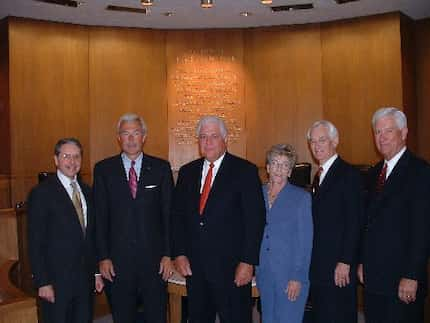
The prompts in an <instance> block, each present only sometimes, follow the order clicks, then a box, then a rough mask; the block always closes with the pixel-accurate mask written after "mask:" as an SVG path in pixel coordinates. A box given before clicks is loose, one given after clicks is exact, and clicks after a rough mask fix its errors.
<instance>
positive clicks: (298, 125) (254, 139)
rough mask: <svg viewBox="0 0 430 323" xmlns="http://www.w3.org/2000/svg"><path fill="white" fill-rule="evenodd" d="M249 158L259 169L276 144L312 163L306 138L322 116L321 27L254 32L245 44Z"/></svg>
mask: <svg viewBox="0 0 430 323" xmlns="http://www.w3.org/2000/svg"><path fill="white" fill-rule="evenodd" d="M245 68H246V85H245V88H246V90H245V93H246V94H245V100H246V101H245V103H246V109H247V123H246V129H247V133H248V140H247V157H248V158H249V159H250V160H252V161H253V162H255V163H257V164H258V165H259V166H264V164H265V152H266V151H267V150H268V149H269V148H270V146H272V145H273V144H276V143H290V144H292V145H294V146H295V148H296V150H297V152H298V155H299V161H309V162H310V161H311V155H310V153H309V149H308V145H307V141H306V138H305V134H306V131H307V129H308V127H309V126H310V125H311V124H312V123H313V121H315V120H317V119H320V118H321V116H322V100H323V98H322V95H323V93H322V75H321V70H322V67H321V40H320V29H319V25H310V26H297V27H288V28H272V29H250V30H248V31H247V32H246V42H245Z"/></svg>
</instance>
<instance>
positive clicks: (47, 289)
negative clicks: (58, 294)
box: [38, 285, 55, 303]
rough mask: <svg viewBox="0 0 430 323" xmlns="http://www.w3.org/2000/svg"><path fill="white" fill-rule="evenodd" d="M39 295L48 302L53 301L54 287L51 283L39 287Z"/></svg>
mask: <svg viewBox="0 0 430 323" xmlns="http://www.w3.org/2000/svg"><path fill="white" fill-rule="evenodd" d="M38 294H39V297H40V298H41V299H43V300H45V301H47V302H49V303H55V293H54V287H53V286H52V285H45V286H42V287H39V291H38Z"/></svg>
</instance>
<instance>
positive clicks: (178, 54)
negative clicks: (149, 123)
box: [166, 30, 246, 169]
mask: <svg viewBox="0 0 430 323" xmlns="http://www.w3.org/2000/svg"><path fill="white" fill-rule="evenodd" d="M166 57H167V58H166V59H167V75H168V76H167V93H168V111H169V159H170V161H171V163H172V166H173V168H174V169H179V167H180V166H182V165H183V164H185V163H187V162H189V161H191V160H193V159H196V158H198V157H199V151H198V145H197V140H196V136H195V127H196V125H197V122H198V120H199V119H200V117H201V116H202V115H217V116H219V117H221V118H223V119H224V120H225V121H226V126H227V128H228V131H229V139H228V150H229V151H230V152H232V153H233V154H236V155H239V156H242V157H246V132H245V110H244V65H243V32H242V31H241V30H228V31H227V30H213V31H208V30H204V31H169V32H168V34H167V47H166Z"/></svg>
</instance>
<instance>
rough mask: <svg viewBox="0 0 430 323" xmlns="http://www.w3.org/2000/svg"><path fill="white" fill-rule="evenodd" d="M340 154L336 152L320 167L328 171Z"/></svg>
mask: <svg viewBox="0 0 430 323" xmlns="http://www.w3.org/2000/svg"><path fill="white" fill-rule="evenodd" d="M338 156H339V155H338V154H334V155H333V156H331V157H330V158H329V159H327V160H326V162H325V163H324V164H322V165H320V167H322V169H323V172H326V171H327V170H329V169H330V167H331V165H333V163H334V161H335V160H336V158H337V157H338Z"/></svg>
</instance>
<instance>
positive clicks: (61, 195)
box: [53, 175, 87, 238]
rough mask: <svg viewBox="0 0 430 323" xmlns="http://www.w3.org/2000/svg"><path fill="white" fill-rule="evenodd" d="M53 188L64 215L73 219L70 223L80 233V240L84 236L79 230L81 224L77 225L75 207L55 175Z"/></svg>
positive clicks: (77, 219)
mask: <svg viewBox="0 0 430 323" xmlns="http://www.w3.org/2000/svg"><path fill="white" fill-rule="evenodd" d="M53 186H54V187H55V191H56V195H57V199H58V200H59V203H60V204H61V205H64V207H65V209H66V210H65V211H66V212H64V213H65V214H69V215H70V216H72V217H73V219H72V221H73V223H75V227H76V226H77V228H78V229H79V232H81V234H82V238H83V237H84V235H83V232H82V229H81V224H80V223H79V218H78V214H77V213H76V209H75V206H74V205H73V202H72V200H71V199H70V196H69V194H68V193H67V191H66V189H65V188H64V186H63V184H62V183H61V182H60V179H59V178H58V176H57V175H55V180H54V182H53ZM85 198H87V197H86V196H85ZM67 210H68V211H67Z"/></svg>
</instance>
